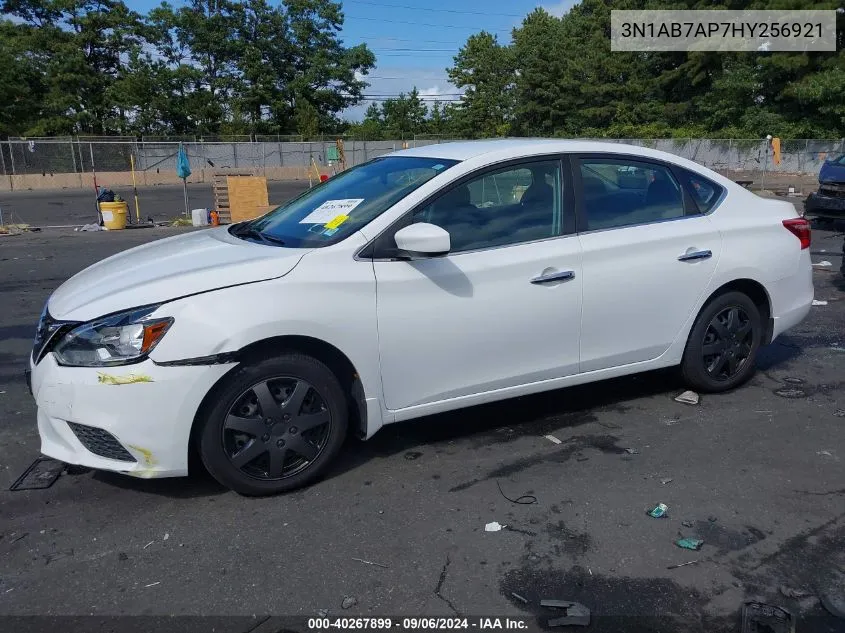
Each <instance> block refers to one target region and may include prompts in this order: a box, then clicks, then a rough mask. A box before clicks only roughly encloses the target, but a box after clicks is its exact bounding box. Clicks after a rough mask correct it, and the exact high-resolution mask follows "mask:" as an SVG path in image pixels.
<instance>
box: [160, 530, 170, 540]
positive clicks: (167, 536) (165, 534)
mask: <svg viewBox="0 0 845 633" xmlns="http://www.w3.org/2000/svg"><path fill="white" fill-rule="evenodd" d="M169 538H170V534H168V533H167V532H165V533H164V538H162V539H161V540H162V541H166V540H167V539H169Z"/></svg>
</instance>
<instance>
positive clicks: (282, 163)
mask: <svg viewBox="0 0 845 633" xmlns="http://www.w3.org/2000/svg"><path fill="white" fill-rule="evenodd" d="M276 141H277V142H278V143H279V167H284V165H285V159H284V157H283V155H282V142H281V141H279V135H278V134H277V135H276Z"/></svg>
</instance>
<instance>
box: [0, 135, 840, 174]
mask: <svg viewBox="0 0 845 633" xmlns="http://www.w3.org/2000/svg"><path fill="white" fill-rule="evenodd" d="M243 138H244V139H246V140H231V139H227V140H225V141H222V140H221V141H218V140H209V139H208V138H203V139H202V140H199V139H197V138H195V137H186V138H185V139H184V140H185V142H184V145H185V149H186V151H187V154H188V158H189V161H190V165H191V170H192V171H193V172H197V171H199V170H202V169H212V170H213V169H220V170H224V169H225V170H237V169H242V170H250V171H253V172H256V173H262V172H263V173H267V170H268V169H273V168H279V167H297V168H303V169H307V168H309V167H313V166H314V165H316V166H317V167H318V168H319V169H331V168H332V167H333V165H331V161H330V159H329V156H330V153H329V148H334V147H336V141H335V140H334V139H325V140H320V141H309V140H302V137H284V136H275V137H272V136H258V137H255V138H254V139H253V140H249V137H243ZM448 140H456V139H447V138H445V137H417V138H415V139H412V140H406V141H399V140H397V141H383V140H380V141H365V140H355V139H345V140H344V143H343V150H344V156H345V159H346V164H347V166H352V165H358V164H360V163H363V162H366V161H368V160H370V159H372V158H375V157H377V156H381V155H384V154H387V153H390V152H393V151H396V150H399V149H402V148H405V147H419V146H423V145H429V144H433V143H442V142H447V141H448ZM594 140H597V141H604V142H608V141H610V142H618V143H628V144H632V145H639V146H644V147H651V148H654V149H658V150H662V151H665V152H669V153H671V154H676V155H678V156H682V157H684V158H688V159H690V160H694V161H696V162H697V163H700V164H702V165H705V166H707V167H710V168H711V169H715V170H719V171H737V172H742V171H749V172H753V171H761V170H764V169H765V170H766V171H769V172H775V173H783V174H808V175H809V174H816V173H818V171H819V169H820V167H821V165H822V163H824V161H825V160H826V159H827V158H828V157H831V156H835V155H839V154H843V153H845V139H790V140H783V141H781V156H780V163H779V164H777V165H775V164H774V160H773V158H774V157H773V155H772V151H771V148H770V147H769V145H768V143H767V142H766V140H765V139H762V140H760V139H594ZM178 149H179V143H178V142H177V141H174V140H173V139H172V138H170V139H167V140H157V139H155V138H154V137H142V138H141V139H140V140H138V139H133V138H109V139H103V138H83V137H80V138H76V137H74V138H69V137H68V138H49V139H47V138H36V139H32V138H31V139H11V140H8V141H0V174H2V175H4V176H16V175H38V174H41V175H43V176H47V175H55V174H82V173H90V172H91V171H92V170H96V171H97V172H128V171H129V170H130V157H132V156H134V158H135V169H136V170H138V171H140V172H145V171H146V172H150V171H154V172H156V173H160V172H172V171H175V169H176V154H177V151H178Z"/></svg>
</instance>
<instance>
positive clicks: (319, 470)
mask: <svg viewBox="0 0 845 633" xmlns="http://www.w3.org/2000/svg"><path fill="white" fill-rule="evenodd" d="M210 396H211V397H213V400H211V401H210V402H209V403H208V404H207V405H206V407H205V408H204V409H203V411H202V412H201V415H200V416H199V418H200V419H199V423H200V424H202V426H201V427H200V428H199V429H198V430H197V433H196V440H197V443H198V447H199V453H200V457H201V458H202V462H203V464H204V465H205V467H206V469H208V472H209V473H211V475H212V476H213V477H214V478H215V479H217V481H219V482H220V483H221V484H223V485H224V486H227V487H228V488H231V489H232V490H234V491H235V492H239V493H241V494H244V495H251V496H258V495H270V494H276V493H280V492H287V491H290V490H294V489H296V488H301V487H302V486H305V485H307V484H310V483H313V482H314V481H316V480H317V479H319V477H321V476H322V475H323V473H325V471H326V470H327V468H328V466H329V465H330V464H331V462H332V460H333V459H334V457H335V456H336V455H337V454H338V453H339V452H340V449H341V447H342V446H343V442H344V440H345V439H346V431H347V424H348V419H349V402H350V397H349V396H348V394H346V393H345V392H344V390H343V387H342V386H341V383H340V381H339V380H338V378H337V376H335V374H334V373H333V372H332V371H331V370H330V369H329V368H328V367H327V366H326V365H325V364H324V363H322V362H321V361H319V360H318V359H316V358H313V357H311V356H306V355H304V354H300V353H296V352H289V353H281V354H279V355H278V356H275V357H271V358H264V359H257V360H254V361H251V362H249V363H244V364H242V365H239V366H238V367H236V368H235V369H233V370H232V371H231V372H230V373H229V374H227V375H226V376H225V377H224V378H223V379H221V380H220V382H219V383H218V384H217V385H216V386H215V387H214V388H213V390H212V392H211V393H210Z"/></svg>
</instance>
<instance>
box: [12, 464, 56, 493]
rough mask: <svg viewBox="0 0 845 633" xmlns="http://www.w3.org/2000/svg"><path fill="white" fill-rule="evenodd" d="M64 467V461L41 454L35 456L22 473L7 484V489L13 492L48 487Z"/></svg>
mask: <svg viewBox="0 0 845 633" xmlns="http://www.w3.org/2000/svg"><path fill="white" fill-rule="evenodd" d="M64 469H65V464H64V462H60V461H59V460H57V459H53V458H52V457H44V456H43V455H42V456H41V457H38V458H36V459H35V461H33V462H32V463H31V464H30V465H29V467H28V468H27V469H26V470H25V471H23V474H22V475H21V476H20V477H18V478H17V479H16V480H15V482H14V483H13V484H12V485H11V486H9V490H10V491H12V492H14V491H17V490H43V489H44V488H49V487H50V486H52V485H53V484H54V483H56V480H57V479H58V478H59V475H61V474H62V471H63V470H64Z"/></svg>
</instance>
